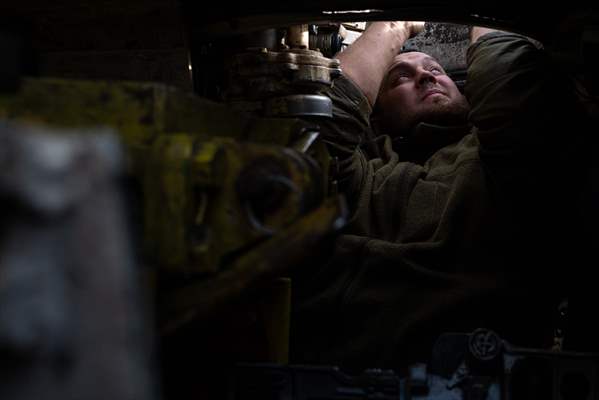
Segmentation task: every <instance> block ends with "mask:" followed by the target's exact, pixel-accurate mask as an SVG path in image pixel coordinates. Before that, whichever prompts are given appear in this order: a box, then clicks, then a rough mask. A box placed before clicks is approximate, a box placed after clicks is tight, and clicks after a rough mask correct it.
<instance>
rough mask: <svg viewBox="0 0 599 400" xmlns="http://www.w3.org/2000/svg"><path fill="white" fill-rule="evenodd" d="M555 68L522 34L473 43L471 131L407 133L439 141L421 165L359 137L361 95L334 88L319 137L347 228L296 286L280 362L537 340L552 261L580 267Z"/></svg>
mask: <svg viewBox="0 0 599 400" xmlns="http://www.w3.org/2000/svg"><path fill="white" fill-rule="evenodd" d="M558 74H559V72H557V70H556V69H555V67H554V66H553V63H552V61H551V59H550V58H549V57H548V55H547V54H546V53H545V52H544V51H542V50H539V49H537V48H536V47H535V46H534V45H533V44H532V43H531V42H530V41H528V40H527V39H526V38H524V37H522V36H518V35H514V34H500V33H491V34H487V35H485V36H483V37H482V38H481V39H480V40H479V41H478V42H477V43H475V44H474V45H472V46H471V47H470V49H469V51H468V78H467V85H466V88H465V95H466V97H467V99H468V101H469V102H470V104H471V112H470V114H469V122H470V123H471V125H469V126H468V127H438V126H432V125H425V124H421V125H419V126H418V127H417V128H416V129H420V130H421V131H422V132H424V133H427V134H429V135H432V136H433V137H435V136H436V135H441V136H443V135H444V136H445V137H451V138H452V140H453V142H452V143H451V144H448V145H446V146H444V147H442V148H440V149H438V150H437V151H436V152H434V154H432V155H431V156H430V157H429V158H428V159H427V160H426V162H425V163H424V164H423V165H419V164H416V163H412V162H405V161H400V155H401V153H400V152H401V147H400V146H399V147H397V148H396V149H394V148H393V144H392V141H391V139H390V138H389V137H388V136H381V137H378V138H376V139H375V140H372V132H371V129H370V124H369V117H370V113H371V109H370V106H369V104H368V101H367V100H366V98H365V97H364V95H363V94H362V93H361V92H360V91H359V90H358V89H357V88H356V87H355V86H354V85H353V84H352V83H351V82H350V81H349V80H347V79H345V78H340V79H339V80H338V81H336V84H335V87H334V88H333V89H332V90H331V92H330V93H329V96H330V97H331V98H332V99H333V102H334V119H333V120H332V121H331V122H330V123H326V124H323V127H322V131H323V132H322V134H323V136H324V138H325V140H326V141H327V143H328V144H329V148H330V151H331V153H332V154H333V155H334V156H336V157H337V158H338V159H339V163H338V165H337V172H336V173H335V177H336V179H337V180H338V182H339V188H340V190H341V192H343V193H344V194H345V195H346V197H347V200H348V203H349V206H350V209H351V212H352V218H351V221H350V223H349V225H348V226H347V228H346V229H345V230H344V231H343V232H342V234H341V235H340V236H339V237H337V239H336V241H335V246H334V247H335V249H334V252H333V254H332V256H331V257H330V258H329V259H328V261H327V262H326V263H325V264H324V265H322V264H314V265H312V266H306V267H305V268H304V269H303V270H302V271H298V274H297V276H296V277H295V278H296V279H295V281H294V282H295V285H294V303H293V307H294V308H293V311H294V313H293V319H292V337H291V339H292V340H291V362H295V363H312V364H334V365H339V366H341V367H344V368H346V369H353V368H355V369H357V370H359V369H361V368H366V367H397V368H399V367H402V366H405V365H406V364H408V363H411V362H413V361H415V360H421V359H425V360H426V357H427V356H428V355H429V354H430V351H431V348H432V345H433V342H434V340H435V338H436V337H437V336H438V335H439V334H441V333H443V332H445V331H456V330H457V331H468V330H471V329H475V328H477V327H487V328H491V329H494V330H496V331H498V333H499V334H501V335H504V336H506V337H507V338H508V339H509V340H512V341H515V342H517V343H516V344H520V345H529V346H545V345H548V344H550V343H549V342H550V340H551V335H552V320H551V315H552V313H553V301H554V300H555V298H556V297H559V296H560V295H561V293H558V291H557V290H556V287H559V286H558V285H556V282H555V281H558V280H559V279H561V278H558V279H553V278H555V275H554V274H552V272H551V267H550V265H551V264H550V263H552V262H557V263H561V265H564V264H565V263H566V264H567V263H572V264H576V263H577V262H579V260H578V259H577V255H576V254H574V255H573V252H572V251H571V249H572V248H573V247H575V246H576V244H577V243H579V242H578V238H577V237H578V236H579V235H580V233H579V232H578V231H577V230H576V229H577V228H576V224H577V223H578V222H579V218H578V216H577V215H575V214H576V209H575V206H572V203H573V202H575V201H576V196H575V195H572V193H573V191H576V188H577V185H578V183H577V179H576V176H577V175H576V172H575V171H576V170H577V169H578V168H579V166H578V164H579V163H580V155H579V154H578V153H577V151H578V150H579V149H580V147H581V146H580V141H581V140H582V139H580V138H579V136H582V135H580V132H579V130H578V129H577V128H576V126H575V125H576V121H578V120H580V118H581V117H580V114H578V113H579V109H578V107H577V106H576V104H575V102H574V101H571V99H572V98H573V97H572V95H571V94H570V92H569V89H568V87H567V86H566V85H562V84H563V83H564V82H565V80H564V79H558V78H561V76H562V75H558ZM560 85H561V86H560ZM573 121H574V122H573ZM441 136H440V137H441ZM456 137H457V138H458V139H457V140H456ZM564 137H568V140H567V141H565V140H563V139H564ZM398 152H399V153H400V154H398ZM558 283H559V282H558Z"/></svg>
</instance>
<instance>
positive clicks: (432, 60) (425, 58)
mask: <svg viewBox="0 0 599 400" xmlns="http://www.w3.org/2000/svg"><path fill="white" fill-rule="evenodd" d="M423 62H425V63H434V64H436V65H438V66H440V67H441V68H443V66H442V65H441V63H440V62H439V61H437V60H435V59H434V58H433V57H430V56H427V57H424V59H423Z"/></svg>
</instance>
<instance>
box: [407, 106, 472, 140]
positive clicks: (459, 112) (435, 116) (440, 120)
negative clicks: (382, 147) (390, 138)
mask: <svg viewBox="0 0 599 400" xmlns="http://www.w3.org/2000/svg"><path fill="white" fill-rule="evenodd" d="M432 100H433V106H432V107H428V108H426V109H423V110H419V111H418V112H416V113H413V114H412V115H399V116H397V117H398V118H397V120H396V121H397V122H396V132H397V131H399V132H398V133H399V135H401V136H406V135H409V132H411V131H412V130H413V129H414V127H416V125H418V124H419V123H421V122H423V123H427V124H433V125H440V126H457V125H464V124H466V123H467V122H468V113H469V112H470V105H469V104H468V101H467V100H466V98H465V97H463V96H462V97H460V98H457V99H455V100H454V101H443V100H446V98H445V99H443V98H441V99H432Z"/></svg>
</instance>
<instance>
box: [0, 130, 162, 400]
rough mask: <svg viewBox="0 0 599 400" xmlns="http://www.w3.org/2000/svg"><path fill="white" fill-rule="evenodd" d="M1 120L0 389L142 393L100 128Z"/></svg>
mask: <svg viewBox="0 0 599 400" xmlns="http://www.w3.org/2000/svg"><path fill="white" fill-rule="evenodd" d="M81 133H82V132H81V131H75V130H68V131H67V130H62V131H58V130H48V129H46V128H39V127H32V126H24V125H16V124H8V123H6V122H2V123H0V163H1V165H2V169H1V170H0V201H1V202H2V205H3V207H2V210H3V211H2V213H3V218H2V238H1V242H0V257H1V258H0V354H1V356H0V360H1V361H0V369H1V372H0V375H1V377H2V379H1V380H0V398H2V399H7V400H21V399H32V400H33V399H61V400H63V399H83V398H84V399H98V400H100V399H115V400H117V399H122V400H124V399H144V400H145V399H153V398H155V397H154V395H155V393H156V390H155V389H156V387H155V385H156V384H155V379H154V378H155V377H154V376H153V373H152V371H151V369H152V368H151V359H150V358H151V357H150V354H151V338H150V336H149V335H148V329H147V326H146V325H145V322H147V319H146V317H147V310H145V309H144V308H142V307H141V301H140V298H139V295H140V292H139V290H138V281H137V276H136V274H135V272H136V271H135V270H134V262H133V254H132V252H131V243H130V240H129V236H128V235H129V232H128V228H127V226H126V224H125V214H124V208H123V204H122V200H123V199H122V198H121V191H120V188H119V186H118V179H119V178H120V174H121V172H122V157H121V152H120V148H119V145H118V141H117V140H116V137H115V136H114V135H113V134H112V132H110V131H108V130H91V131H89V130H88V131H87V132H85V134H81Z"/></svg>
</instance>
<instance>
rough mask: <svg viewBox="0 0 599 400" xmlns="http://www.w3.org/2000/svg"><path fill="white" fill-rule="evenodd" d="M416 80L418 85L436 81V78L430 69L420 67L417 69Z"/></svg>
mask: <svg viewBox="0 0 599 400" xmlns="http://www.w3.org/2000/svg"><path fill="white" fill-rule="evenodd" d="M416 81H417V82H418V85H428V84H430V83H436V82H437V78H436V77H435V75H433V74H432V73H431V72H430V71H428V70H426V69H422V68H421V69H420V70H419V71H418V77H417V80H416Z"/></svg>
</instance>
